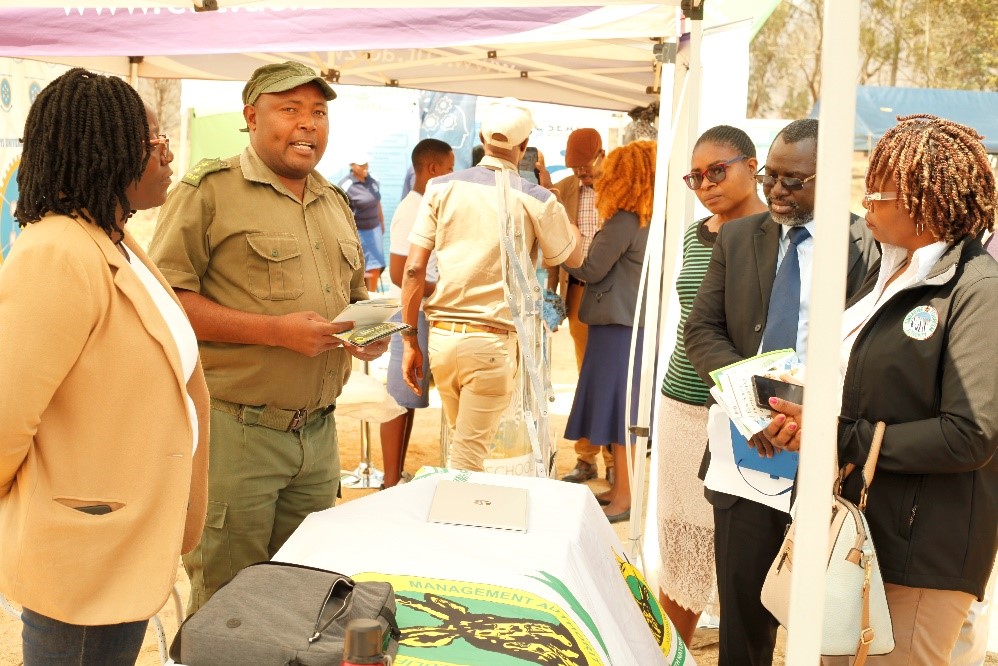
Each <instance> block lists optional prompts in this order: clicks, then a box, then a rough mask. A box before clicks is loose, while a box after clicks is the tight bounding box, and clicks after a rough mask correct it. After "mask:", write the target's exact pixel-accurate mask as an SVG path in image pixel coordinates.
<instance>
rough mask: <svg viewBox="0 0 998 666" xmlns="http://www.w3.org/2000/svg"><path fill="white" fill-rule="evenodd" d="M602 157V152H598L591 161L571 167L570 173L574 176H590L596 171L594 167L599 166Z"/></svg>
mask: <svg viewBox="0 0 998 666" xmlns="http://www.w3.org/2000/svg"><path fill="white" fill-rule="evenodd" d="M602 159H603V153H600V154H599V155H597V156H596V157H594V158H593V161H592V162H590V163H589V164H586V165H585V166H580V167H572V173H573V174H575V175H576V176H591V175H593V174H594V173H595V172H596V167H597V166H599V163H600V160H602Z"/></svg>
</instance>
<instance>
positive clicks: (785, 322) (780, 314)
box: [762, 227, 811, 352]
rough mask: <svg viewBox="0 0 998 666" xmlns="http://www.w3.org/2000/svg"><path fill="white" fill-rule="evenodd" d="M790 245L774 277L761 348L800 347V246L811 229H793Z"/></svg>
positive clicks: (770, 349) (764, 349)
mask: <svg viewBox="0 0 998 666" xmlns="http://www.w3.org/2000/svg"><path fill="white" fill-rule="evenodd" d="M789 235H790V247H788V248H787V254H786V255H785V256H784V257H783V263H781V264H780V269H779V270H778V271H776V279H775V280H773V293H772V295H771V296H770V297H769V314H768V315H767V316H766V330H765V331H764V332H763V334H762V351H764V352H768V351H773V350H774V349H796V348H797V324H798V321H799V319H800V257H798V256H797V246H798V245H800V244H801V243H803V242H804V240H805V239H807V238H808V237H809V236H810V235H811V233H810V232H809V231H808V230H807V229H805V228H804V227H793V228H791V229H790V232H789Z"/></svg>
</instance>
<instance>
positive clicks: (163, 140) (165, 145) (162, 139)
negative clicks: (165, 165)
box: [149, 134, 170, 156]
mask: <svg viewBox="0 0 998 666" xmlns="http://www.w3.org/2000/svg"><path fill="white" fill-rule="evenodd" d="M149 151H150V152H152V153H156V154H158V155H160V156H163V155H165V154H166V153H168V152H170V137H168V136H167V135H165V134H157V135H156V136H155V137H154V138H152V139H149ZM157 151H159V152H158V153H157Z"/></svg>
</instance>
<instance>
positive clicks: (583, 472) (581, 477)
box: [561, 460, 599, 483]
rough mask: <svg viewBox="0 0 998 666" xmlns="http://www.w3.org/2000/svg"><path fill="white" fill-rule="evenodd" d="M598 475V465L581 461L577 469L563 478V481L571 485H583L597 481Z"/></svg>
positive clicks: (576, 464)
mask: <svg viewBox="0 0 998 666" xmlns="http://www.w3.org/2000/svg"><path fill="white" fill-rule="evenodd" d="M598 473H599V472H598V471H597V469H596V465H590V464H589V463H587V462H585V461H584V460H579V461H577V462H576V463H575V468H574V469H573V470H572V471H571V472H569V473H568V474H566V475H565V476H563V477H561V480H562V481H568V482H569V483H582V482H583V481H590V480H592V479H595V478H596V476H597V475H598Z"/></svg>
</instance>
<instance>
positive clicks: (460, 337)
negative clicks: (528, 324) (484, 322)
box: [429, 328, 519, 472]
mask: <svg viewBox="0 0 998 666" xmlns="http://www.w3.org/2000/svg"><path fill="white" fill-rule="evenodd" d="M429 350H430V372H431V373H433V381H434V382H436V385H437V391H438V392H439V394H440V401H441V402H442V403H443V411H444V418H446V419H447V426H448V427H449V428H450V431H451V439H450V461H449V463H448V466H449V467H450V468H451V469H466V470H470V471H472V472H481V471H484V469H485V468H484V466H483V464H484V461H485V456H486V453H487V451H488V448H489V445H490V444H491V443H492V440H493V439H494V438H495V435H496V430H498V428H499V421H500V420H501V419H502V414H503V412H504V411H506V408H507V407H508V406H509V401H510V399H511V398H512V396H513V387H514V379H515V377H516V371H517V367H518V365H519V349H518V347H517V342H516V334H514V333H510V334H507V335H496V334H492V333H476V332H470V331H469V332H467V333H462V332H460V331H453V332H452V331H448V330H444V329H439V328H431V329H430V341H429Z"/></svg>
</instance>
